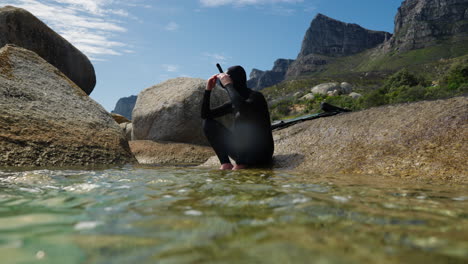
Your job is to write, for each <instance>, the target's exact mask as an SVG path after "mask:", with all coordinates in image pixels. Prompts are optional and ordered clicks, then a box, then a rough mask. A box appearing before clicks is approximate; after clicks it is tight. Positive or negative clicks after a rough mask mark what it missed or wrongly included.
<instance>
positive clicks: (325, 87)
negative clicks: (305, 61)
mask: <svg viewBox="0 0 468 264" xmlns="http://www.w3.org/2000/svg"><path fill="white" fill-rule="evenodd" d="M334 91H339V92H341V86H340V84H339V83H336V82H329V83H321V84H319V85H316V86H314V87H312V89H311V92H312V93H313V94H322V95H327V94H328V93H329V92H334Z"/></svg>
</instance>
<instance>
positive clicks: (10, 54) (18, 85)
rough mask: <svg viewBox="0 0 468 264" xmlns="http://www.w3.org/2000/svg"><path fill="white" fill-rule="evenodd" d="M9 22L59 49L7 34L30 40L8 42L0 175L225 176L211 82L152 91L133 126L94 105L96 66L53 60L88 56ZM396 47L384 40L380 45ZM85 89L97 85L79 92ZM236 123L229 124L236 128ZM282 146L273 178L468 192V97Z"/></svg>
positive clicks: (318, 128)
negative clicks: (66, 170) (215, 145)
mask: <svg viewBox="0 0 468 264" xmlns="http://www.w3.org/2000/svg"><path fill="white" fill-rule="evenodd" d="M5 17H8V18H9V20H8V21H13V22H14V23H17V24H18V23H20V22H21V23H20V24H21V26H22V27H26V28H27V30H26V31H27V32H29V31H28V30H39V31H41V32H46V33H47V34H45V35H44V36H47V37H44V38H43V39H41V40H40V41H42V42H47V41H49V42H48V43H49V44H50V45H40V47H41V49H39V48H38V47H35V46H34V45H33V46H31V45H30V44H31V43H29V42H31V40H29V42H28V41H27V40H25V39H24V37H25V36H23V35H21V36H20V37H21V38H20V37H18V36H15V34H19V33H17V32H16V31H11V30H6V29H5V28H2V27H1V26H0V36H2V39H3V40H4V39H6V40H8V39H21V40H22V41H17V42H15V43H14V44H16V45H11V44H6V45H4V44H5V43H2V42H0V45H1V46H3V47H2V48H1V49H0V167H33V166H39V167H57V166H58V167H61V166H62V167H63V166H91V165H92V166H94V165H119V164H136V163H140V164H157V165H190V166H202V167H206V168H217V167H218V166H219V164H218V160H217V158H216V156H214V152H213V150H212V149H211V148H210V147H209V146H207V145H208V144H207V141H206V139H205V138H204V136H203V131H202V128H201V121H202V120H201V118H200V103H201V99H202V97H203V91H204V86H205V81H204V80H201V79H194V78H176V79H172V80H168V81H166V82H164V83H161V84H158V85H155V86H153V87H149V88H147V89H145V90H143V91H142V92H141V93H140V95H139V96H138V97H137V98H133V99H136V102H135V107H134V108H133V107H132V109H133V111H132V115H131V116H129V115H128V112H129V109H126V112H127V117H131V119H132V120H131V121H130V120H128V119H126V118H125V117H124V116H120V115H113V116H111V114H110V113H108V112H107V111H106V110H105V109H103V107H102V106H100V105H99V104H98V103H97V102H95V101H94V100H92V99H91V98H90V97H89V96H88V95H89V93H91V91H92V89H93V88H94V81H93V80H95V76H94V69H93V68H92V65H91V64H89V65H87V64H86V63H85V64H86V66H84V68H85V69H86V70H85V71H84V72H85V76H82V75H75V74H74V71H75V70H73V69H69V68H67V67H66V66H63V65H62V64H60V63H58V62H57V61H56V56H55V55H54V54H53V51H54V49H57V50H72V51H73V52H65V54H69V55H68V57H67V56H65V58H61V59H63V60H64V61H74V60H78V61H84V62H86V61H88V59H87V58H86V56H85V55H83V54H82V53H81V52H79V51H78V52H76V51H75V48H74V47H72V46H71V44H70V43H68V42H66V41H65V40H64V39H63V38H61V37H60V36H59V35H58V34H56V33H55V32H53V31H51V29H49V28H48V27H47V26H46V25H45V24H43V23H42V24H40V23H32V22H34V21H36V20H37V19H36V18H35V17H33V16H32V15H31V14H30V13H29V12H27V11H24V10H21V9H17V8H14V7H5V8H0V20H1V19H4V18H5ZM24 17H26V18H24ZM18 19H20V20H21V21H20V22H18V21H19V20H18ZM326 19H328V18H326ZM31 21H32V22H31ZM13 22H11V23H13ZM28 23H29V24H28ZM351 26H352V27H351V28H354V27H355V26H354V25H351ZM28 27H29V28H28ZM38 27H39V29H37V28H38ZM41 27H42V28H41ZM359 30H361V29H359ZM371 33H372V34H374V33H373V32H371ZM366 34H367V33H366ZM369 34H370V33H369ZM387 37H389V36H387V33H384V32H380V33H379V41H381V39H385V38H387ZM64 41H65V42H64ZM379 41H377V42H379ZM42 42H41V43H42ZM57 46H58V47H57ZM371 46H374V44H372V45H371ZM45 47H50V50H47V48H45ZM42 48H44V49H45V50H42ZM41 54H48V56H45V55H41ZM51 54H52V55H51ZM88 62H89V61H88ZM57 63H58V64H57ZM292 63H293V62H292V61H281V60H280V61H278V62H277V63H276V64H277V65H276V66H277V67H276V66H275V67H276V68H274V70H273V71H272V72H274V74H273V73H272V74H271V76H269V77H268V76H267V77H268V78H270V79H272V78H276V77H275V76H276V75H278V76H280V77H281V78H283V77H284V75H285V74H286V68H287V67H289V65H290V64H292ZM54 65H58V66H54ZM63 67H65V68H63ZM64 72H67V73H66V74H65V73H64ZM80 74H83V72H80ZM265 78H266V77H265ZM74 80H75V81H74ZM77 80H87V81H84V82H81V81H79V82H80V83H82V84H81V85H77V82H78V81H77ZM332 86H333V87H335V86H338V84H333V85H332ZM342 86H343V85H342ZM344 88H346V87H344V86H343V87H341V86H340V89H344ZM327 89H328V88H327ZM337 89H338V88H337ZM327 92H330V91H328V90H326V91H325V90H324V91H323V93H325V94H326V93H327ZM331 92H333V91H331ZM349 92H350V91H349ZM212 99H213V100H212V104H213V105H212V107H214V106H217V105H219V104H221V103H223V102H225V101H227V100H228V97H227V94H226V93H225V92H224V91H222V90H221V89H215V91H214V92H213V95H212ZM133 101H134V100H132V102H131V103H132V104H133ZM231 119H232V117H229V116H228V117H226V118H223V119H222V120H220V121H222V122H223V123H225V124H226V125H227V126H229V123H230V122H231V121H232V120H231ZM274 140H275V153H274V160H275V162H274V165H273V169H279V170H297V171H306V172H310V173H314V174H336V175H343V177H346V175H353V174H361V175H385V176H397V177H402V178H408V179H439V180H444V181H450V182H464V183H466V182H468V172H467V171H468V170H467V168H468V164H467V159H466V155H467V153H468V145H467V144H468V143H467V142H468V98H467V97H466V96H461V97H455V98H450V99H444V100H437V101H423V102H417V103H411V104H399V105H391V106H384V107H378V108H371V109H367V110H363V111H359V112H352V113H346V114H340V115H337V116H333V117H327V118H321V119H316V120H311V121H306V122H302V123H299V124H296V125H294V126H291V127H288V128H285V129H282V130H279V131H275V132H274Z"/></svg>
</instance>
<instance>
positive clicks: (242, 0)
mask: <svg viewBox="0 0 468 264" xmlns="http://www.w3.org/2000/svg"><path fill="white" fill-rule="evenodd" d="M199 1H200V3H201V4H202V5H203V6H206V7H217V6H223V5H235V6H245V5H264V4H279V3H302V2H303V1H304V0H199Z"/></svg>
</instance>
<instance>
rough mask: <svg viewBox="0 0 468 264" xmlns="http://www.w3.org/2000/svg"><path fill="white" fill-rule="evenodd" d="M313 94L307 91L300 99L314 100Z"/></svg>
mask: <svg viewBox="0 0 468 264" xmlns="http://www.w3.org/2000/svg"><path fill="white" fill-rule="evenodd" d="M314 98H315V96H314V94H313V93H308V94H306V95H304V96H302V97H301V100H314Z"/></svg>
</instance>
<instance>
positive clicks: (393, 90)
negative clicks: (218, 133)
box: [262, 39, 468, 120]
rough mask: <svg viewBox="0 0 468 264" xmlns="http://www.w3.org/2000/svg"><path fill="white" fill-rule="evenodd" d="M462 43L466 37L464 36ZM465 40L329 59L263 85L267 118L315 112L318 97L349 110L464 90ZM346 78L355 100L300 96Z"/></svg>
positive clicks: (467, 89) (467, 78) (467, 69)
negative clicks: (308, 71)
mask: <svg viewBox="0 0 468 264" xmlns="http://www.w3.org/2000/svg"><path fill="white" fill-rule="evenodd" d="M464 40H465V41H468V39H464ZM466 43H468V42H463V41H462V40H458V41H441V42H439V43H438V44H437V45H435V46H431V47H428V48H424V49H417V50H412V51H408V52H405V53H397V52H389V53H384V52H382V51H381V50H377V49H375V50H369V51H365V52H362V53H360V54H356V55H353V56H348V57H344V58H339V59H336V60H334V61H333V62H332V63H330V64H328V65H327V66H326V68H325V69H324V70H323V71H321V72H317V73H314V74H309V75H305V76H300V77H299V78H297V79H294V80H286V81H284V82H282V83H280V84H278V85H275V86H272V87H268V88H265V89H264V90H262V92H263V93H264V94H265V96H266V98H267V100H268V101H269V104H270V110H271V113H272V119H274V120H277V119H284V118H290V117H295V116H299V115H303V114H308V113H314V112H317V111H319V105H320V102H322V101H327V102H328V103H331V104H335V105H338V106H341V107H348V108H350V109H353V110H360V109H365V108H369V107H373V106H379V105H384V104H393V103H402V102H413V101H419V100H429V99H439V98H447V97H451V96H456V95H462V94H467V93H468V45H466ZM331 81H333V82H349V83H351V84H352V85H353V86H354V92H357V93H360V94H362V97H361V98H359V99H357V100H355V99H352V98H351V97H349V96H346V95H339V96H322V95H321V96H317V95H316V96H315V97H313V99H307V100H306V99H301V97H302V96H304V95H306V94H308V93H310V89H311V88H312V87H313V86H315V85H317V84H320V83H324V82H331Z"/></svg>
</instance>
